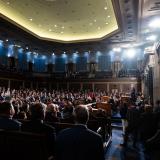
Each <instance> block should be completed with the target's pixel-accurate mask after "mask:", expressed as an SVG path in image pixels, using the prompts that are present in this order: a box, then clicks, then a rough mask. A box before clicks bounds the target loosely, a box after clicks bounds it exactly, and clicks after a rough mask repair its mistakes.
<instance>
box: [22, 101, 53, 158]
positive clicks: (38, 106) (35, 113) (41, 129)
mask: <svg viewBox="0 0 160 160" xmlns="http://www.w3.org/2000/svg"><path fill="white" fill-rule="evenodd" d="M30 114H31V115H30V118H31V119H30V120H29V121H28V122H25V123H24V124H23V125H22V131H26V132H32V133H38V134H43V135H45V136H46V140H47V149H48V152H49V156H51V155H53V154H54V144H55V129H54V128H53V127H52V126H50V125H47V124H45V123H44V122H43V120H44V118H45V106H44V105H43V104H42V103H33V104H31V106H30Z"/></svg>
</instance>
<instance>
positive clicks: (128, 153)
mask: <svg viewBox="0 0 160 160" xmlns="http://www.w3.org/2000/svg"><path fill="white" fill-rule="evenodd" d="M120 143H122V131H121V130H120V129H113V130H112V142H111V144H110V146H109V148H107V149H106V154H105V159H106V160H142V159H143V158H140V157H141V156H139V149H135V148H133V147H131V146H130V145H129V147H127V148H124V147H121V146H120Z"/></svg>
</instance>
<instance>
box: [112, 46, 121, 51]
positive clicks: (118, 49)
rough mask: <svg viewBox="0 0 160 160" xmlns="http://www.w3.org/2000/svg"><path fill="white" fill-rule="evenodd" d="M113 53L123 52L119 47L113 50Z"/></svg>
mask: <svg viewBox="0 0 160 160" xmlns="http://www.w3.org/2000/svg"><path fill="white" fill-rule="evenodd" d="M113 51H114V52H120V51H121V48H119V47H118V48H113Z"/></svg>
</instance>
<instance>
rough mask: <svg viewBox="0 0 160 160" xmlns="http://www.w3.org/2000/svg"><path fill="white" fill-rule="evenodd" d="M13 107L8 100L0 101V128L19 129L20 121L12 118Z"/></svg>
mask: <svg viewBox="0 0 160 160" xmlns="http://www.w3.org/2000/svg"><path fill="white" fill-rule="evenodd" d="M13 115H14V108H13V106H12V105H11V103H9V102H2V103H0V129H5V130H20V126H21V123H20V122H18V121H16V120H13V119H12V117H13Z"/></svg>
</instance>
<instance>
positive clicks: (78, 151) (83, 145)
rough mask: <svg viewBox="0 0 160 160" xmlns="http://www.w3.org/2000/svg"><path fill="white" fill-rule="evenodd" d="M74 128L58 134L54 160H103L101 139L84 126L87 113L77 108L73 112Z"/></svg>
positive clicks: (87, 116) (82, 108) (79, 107)
mask: <svg viewBox="0 0 160 160" xmlns="http://www.w3.org/2000/svg"><path fill="white" fill-rule="evenodd" d="M73 115H74V120H75V123H76V125H75V127H73V128H69V129H65V130H63V131H62V132H60V133H59V135H58V137H57V140H56V160H66V159H68V160H89V159H91V160H104V150H103V142H102V137H101V136H100V135H99V134H97V133H95V132H93V131H91V130H89V129H88V128H87V126H86V124H87V121H88V119H89V113H88V110H87V108H86V107H84V106H77V107H75V109H74V112H73Z"/></svg>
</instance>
